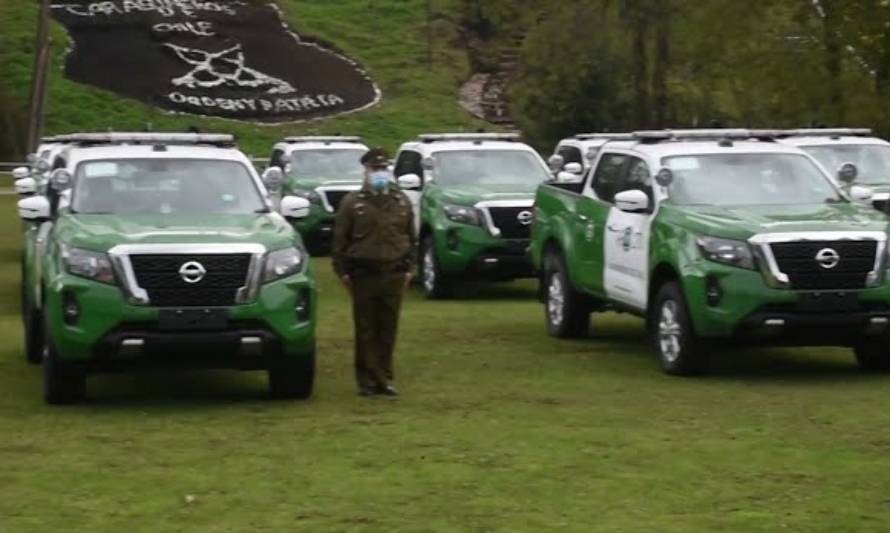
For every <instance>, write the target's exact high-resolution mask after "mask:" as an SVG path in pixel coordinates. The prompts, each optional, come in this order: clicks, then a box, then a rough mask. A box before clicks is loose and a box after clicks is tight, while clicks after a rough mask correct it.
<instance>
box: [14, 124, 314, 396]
mask: <svg viewBox="0 0 890 533" xmlns="http://www.w3.org/2000/svg"><path fill="white" fill-rule="evenodd" d="M69 141H70V144H69V146H68V148H67V149H66V150H64V151H63V152H62V153H61V154H59V155H58V156H57V158H56V160H55V161H54V162H53V170H52V171H51V174H50V180H49V181H50V183H49V186H48V189H49V190H52V191H55V193H57V201H56V202H51V201H50V199H49V198H47V197H46V196H44V195H35V196H32V197H30V198H26V199H23V200H20V201H19V204H18V208H19V214H20V216H21V217H22V218H23V219H24V220H25V221H28V222H37V223H41V224H43V227H44V228H46V229H45V231H43V232H41V236H40V239H39V244H38V245H37V246H35V249H34V250H32V251H31V252H30V256H29V257H28V258H27V262H28V264H29V267H28V271H29V281H30V284H33V290H32V291H31V293H30V296H29V298H30V301H31V308H30V309H27V310H25V312H26V317H25V321H26V335H28V334H32V335H33V336H32V340H33V341H34V342H33V344H36V346H37V349H38V350H39V353H40V354H41V356H42V362H43V371H44V372H43V375H44V397H45V400H46V401H47V402H48V403H50V404H69V403H75V402H78V401H80V400H81V399H83V398H84V396H85V393H86V377H87V375H89V374H90V373H95V372H110V371H120V370H138V369H140V368H144V367H147V366H161V367H164V368H176V367H186V368H233V369H242V370H266V371H267V372H268V376H269V387H270V392H271V394H272V396H273V397H276V398H306V397H308V396H310V395H311V393H312V388H313V383H314V375H315V320H316V300H317V296H316V284H315V281H314V278H313V274H312V270H311V268H310V265H309V256H308V254H307V253H306V251H305V249H304V247H303V243H302V240H301V238H300V236H299V234H298V233H297V232H296V231H295V230H294V229H293V228H292V227H291V225H290V223H289V222H288V219H297V218H300V217H303V216H305V215H306V214H307V212H308V210H309V202H308V201H307V200H305V199H303V198H297V197H290V196H289V197H284V198H282V199H281V201H280V205H279V207H278V210H279V212H275V211H274V210H273V209H272V202H271V199H270V196H269V195H268V193H267V190H266V188H265V187H264V184H263V182H262V181H261V179H260V177H259V176H258V175H257V173H256V171H255V170H254V168H253V166H252V165H251V163H250V161H249V160H248V158H247V157H246V156H245V155H244V154H243V153H242V152H241V151H239V150H238V149H237V148H236V147H235V146H234V139H233V138H232V137H231V136H229V135H203V134H161V133H157V134H93V135H80V136H75V137H73V138H71V139H69ZM274 173H275V172H274V171H272V172H271V173H270V174H274ZM277 177H280V176H277ZM34 331H36V332H37V333H36V334H33V332H34Z"/></svg>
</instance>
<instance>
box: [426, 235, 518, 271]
mask: <svg viewBox="0 0 890 533" xmlns="http://www.w3.org/2000/svg"><path fill="white" fill-rule="evenodd" d="M434 240H435V243H436V255H437V257H438V259H439V266H440V268H441V269H442V270H443V271H444V272H445V273H446V274H469V275H471V276H473V277H477V278H483V279H515V278H530V277H534V276H535V270H534V268H533V267H532V263H531V259H530V257H529V247H530V246H531V240H530V239H500V238H497V237H492V236H491V234H489V233H488V231H487V230H486V229H484V228H481V227H476V226H464V225H458V224H455V225H449V226H447V227H445V228H442V229H440V230H437V231H436V232H435V239H434Z"/></svg>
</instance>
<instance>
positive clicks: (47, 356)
mask: <svg viewBox="0 0 890 533" xmlns="http://www.w3.org/2000/svg"><path fill="white" fill-rule="evenodd" d="M44 337H45V338H46V342H45V343H44V345H43V346H44V348H43V349H44V357H43V399H44V400H45V401H46V403H48V404H50V405H71V404H75V403H78V402H80V401H82V400H83V399H84V398H85V397H86V373H85V372H84V371H83V370H82V369H80V368H76V367H74V366H72V365H67V364H65V363H64V362H63V361H62V360H61V359H60V358H59V354H58V352H57V351H56V348H55V345H54V344H53V340H52V335H51V334H50V333H49V330H48V329H47V330H46V331H45V332H44Z"/></svg>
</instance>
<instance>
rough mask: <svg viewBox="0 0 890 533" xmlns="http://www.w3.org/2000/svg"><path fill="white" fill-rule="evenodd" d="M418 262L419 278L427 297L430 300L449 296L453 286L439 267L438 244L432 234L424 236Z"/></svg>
mask: <svg viewBox="0 0 890 533" xmlns="http://www.w3.org/2000/svg"><path fill="white" fill-rule="evenodd" d="M418 263H419V264H418V270H419V272H418V278H420V286H421V288H423V293H424V294H425V295H426V297H427V298H429V299H430V300H439V299H443V298H447V297H448V296H449V294H450V293H451V287H450V284H449V282H448V279H447V278H446V277H445V275H444V274H443V273H442V269H441V268H440V267H439V259H438V258H437V257H436V245H435V242H434V241H433V237H432V235H428V236H426V237H424V239H423V242H422V243H421V245H420V261H419V262H418Z"/></svg>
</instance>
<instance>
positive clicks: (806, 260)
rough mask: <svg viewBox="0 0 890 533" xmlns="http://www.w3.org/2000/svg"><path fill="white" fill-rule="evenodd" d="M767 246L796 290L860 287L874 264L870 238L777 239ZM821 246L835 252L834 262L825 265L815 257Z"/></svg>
mask: <svg viewBox="0 0 890 533" xmlns="http://www.w3.org/2000/svg"><path fill="white" fill-rule="evenodd" d="M770 246H771V248H772V252H773V256H774V257H775V258H776V264H777V266H778V267H779V271H781V272H783V273H784V274H785V275H787V276H788V279H789V280H790V282H791V288H792V289H799V290H853V289H863V288H865V286H866V280H867V278H868V275H869V273H870V272H871V271H872V270H874V268H875V259H876V257H875V254H877V251H878V243H877V241H874V240H863V241H801V242H781V243H773V244H772V245H770ZM823 250H833V251H834V252H836V254H837V257H838V258H839V259H838V261H837V265H836V266H834V267H833V268H825V267H824V266H823V265H822V264H821V263H820V262H819V260H817V258H816V257H817V255H819V253H820V252H821V251H823Z"/></svg>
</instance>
